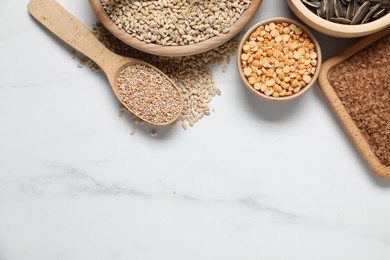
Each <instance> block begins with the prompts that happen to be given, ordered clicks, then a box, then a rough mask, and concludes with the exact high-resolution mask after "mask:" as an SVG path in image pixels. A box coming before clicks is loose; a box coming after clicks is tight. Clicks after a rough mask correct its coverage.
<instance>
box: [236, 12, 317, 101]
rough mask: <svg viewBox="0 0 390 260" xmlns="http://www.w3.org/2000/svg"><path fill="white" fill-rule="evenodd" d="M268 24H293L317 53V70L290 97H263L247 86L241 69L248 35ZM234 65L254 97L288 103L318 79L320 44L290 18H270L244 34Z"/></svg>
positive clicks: (305, 28)
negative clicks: (309, 79)
mask: <svg viewBox="0 0 390 260" xmlns="http://www.w3.org/2000/svg"><path fill="white" fill-rule="evenodd" d="M269 23H288V24H295V25H297V26H298V27H300V28H301V29H302V31H303V32H304V33H306V34H307V35H308V36H309V38H310V39H311V41H312V42H313V43H314V45H315V50H316V52H317V68H316V71H315V73H314V75H313V76H312V80H311V82H310V83H308V84H307V85H306V86H305V87H304V88H303V89H302V90H300V91H299V92H298V93H295V94H292V95H290V96H285V97H273V96H267V95H265V94H264V93H263V92H261V91H258V90H256V89H254V88H253V86H252V85H251V84H249V82H248V80H247V78H246V76H245V75H244V71H243V69H242V65H241V54H242V47H243V46H244V44H245V42H246V40H247V39H248V38H249V36H250V34H251V33H252V32H253V31H255V30H256V29H257V28H258V27H259V26H261V25H266V24H269ZM236 63H237V69H238V73H239V74H240V77H241V80H242V82H243V83H244V85H245V86H246V87H247V88H248V89H249V90H250V91H251V92H252V93H253V94H255V95H256V96H258V97H261V98H265V99H268V100H272V101H278V102H280V101H288V100H292V99H295V98H297V97H300V96H301V95H303V94H304V93H305V92H306V91H308V90H309V89H310V88H311V87H312V86H313V84H314V83H315V82H316V80H317V78H318V75H319V72H320V67H321V63H322V53H321V48H320V44H319V42H318V41H317V39H316V38H315V37H314V35H313V34H312V33H311V32H310V30H309V29H308V28H307V27H306V26H304V25H303V24H301V23H299V22H297V21H295V20H293V19H290V18H285V17H274V18H270V19H266V20H263V21H261V22H259V23H257V24H255V25H253V26H252V27H251V28H250V29H249V30H248V31H247V32H246V34H245V35H244V36H243V37H242V39H241V41H240V45H239V47H238V51H237V57H236Z"/></svg>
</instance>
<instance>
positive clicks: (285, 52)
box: [240, 23, 318, 97]
mask: <svg viewBox="0 0 390 260" xmlns="http://www.w3.org/2000/svg"><path fill="white" fill-rule="evenodd" d="M240 57H241V66H242V70H243V73H244V75H245V77H246V78H247V80H248V82H249V84H250V85H251V86H252V87H253V88H254V89H255V90H257V91H260V92H262V93H264V94H265V95H267V96H271V95H272V96H273V97H285V96H290V95H293V94H295V93H298V92H299V91H301V90H302V89H304V88H305V87H306V86H307V85H308V84H309V83H310V82H311V81H312V79H313V75H314V73H315V72H316V65H317V59H318V54H317V52H316V49H315V45H314V43H313V42H312V40H311V39H310V37H309V36H308V35H307V34H306V33H305V32H304V31H303V30H302V28H300V27H299V26H297V25H295V24H289V23H270V24H267V25H261V26H259V27H258V28H256V29H255V30H254V31H253V32H252V33H251V34H250V36H249V37H248V39H246V41H245V43H244V45H243V47H242V53H241V56H240ZM255 84H256V86H255ZM263 85H265V86H266V87H259V86H263Z"/></svg>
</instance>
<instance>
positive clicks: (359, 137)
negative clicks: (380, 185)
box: [318, 27, 390, 178]
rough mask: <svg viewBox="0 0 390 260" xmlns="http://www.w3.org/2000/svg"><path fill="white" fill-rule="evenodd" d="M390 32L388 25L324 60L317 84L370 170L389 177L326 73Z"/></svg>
mask: <svg viewBox="0 0 390 260" xmlns="http://www.w3.org/2000/svg"><path fill="white" fill-rule="evenodd" d="M389 33H390V27H388V28H386V29H384V30H383V31H380V32H378V33H376V34H373V35H371V36H367V37H365V38H363V39H361V40H360V41H358V42H356V43H355V44H353V45H352V46H351V47H349V48H347V49H346V50H345V51H343V52H341V53H340V54H339V55H337V56H335V57H333V58H331V59H329V60H328V61H326V62H325V63H324V64H323V66H322V69H321V71H320V75H319V79H318V82H319V85H320V87H321V89H322V91H323V92H324V94H325V96H326V98H327V99H328V102H329V104H330V106H331V107H332V109H333V111H334V112H335V114H336V116H337V118H338V119H339V121H340V122H341V124H342V125H343V127H344V129H345V130H346V131H347V133H348V135H349V137H350V138H351V139H352V141H353V142H354V144H355V146H356V147H357V149H358V150H359V152H360V154H361V155H362V157H363V158H364V159H365V161H366V162H367V164H368V165H369V167H370V168H371V169H372V171H373V172H374V173H376V174H378V175H380V176H382V177H387V178H390V166H386V165H383V164H382V163H381V162H380V161H379V159H378V157H377V156H376V155H375V153H374V151H373V149H372V148H371V146H370V144H369V143H368V142H367V140H366V138H365V137H364V136H363V134H362V133H361V131H360V129H359V128H358V127H357V125H356V124H355V121H354V120H353V119H352V118H351V116H350V115H349V114H348V112H347V110H346V109H345V107H344V105H343V103H342V102H341V100H340V98H339V97H338V96H337V94H336V92H335V90H334V89H333V87H332V85H331V84H330V83H329V80H328V74H329V71H330V70H331V69H332V68H333V67H334V66H336V65H338V64H339V63H341V62H343V61H345V60H346V59H348V58H350V57H351V56H353V55H354V54H356V53H357V52H359V51H360V50H362V49H364V48H365V47H367V46H369V45H370V44H372V43H374V42H375V41H377V40H379V39H380V38H381V37H383V36H385V35H387V34H389Z"/></svg>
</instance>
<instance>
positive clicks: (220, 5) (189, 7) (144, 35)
mask: <svg viewBox="0 0 390 260" xmlns="http://www.w3.org/2000/svg"><path fill="white" fill-rule="evenodd" d="M101 2H102V5H103V8H104V10H105V11H106V12H107V14H108V15H109V17H110V18H111V20H112V21H113V22H115V24H116V25H117V26H118V28H119V29H122V30H124V31H126V32H127V33H128V34H130V35H131V36H133V37H136V38H137V39H138V40H141V41H144V42H146V43H155V44H159V45H163V46H178V45H189V44H194V43H198V42H202V41H205V40H207V39H209V38H212V37H214V36H218V35H220V34H225V33H228V32H229V30H230V27H231V26H232V25H233V24H234V23H235V22H236V21H237V20H238V19H239V18H240V16H241V15H242V13H243V12H244V11H245V10H246V9H247V8H248V7H249V5H250V3H251V0H150V1H133V0H101Z"/></svg>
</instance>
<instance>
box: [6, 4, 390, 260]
mask: <svg viewBox="0 0 390 260" xmlns="http://www.w3.org/2000/svg"><path fill="white" fill-rule="evenodd" d="M27 2H28V1H27V0H17V1H16V0H2V1H1V2H0V17H1V24H0V28H1V30H0V59H1V63H0V75H1V81H0V122H1V123H0V259H1V260H51V259H66V260H86V259H93V260H103V259H104V260H106V259H121V260H122V259H123V260H129V259H132V260H135V259H143V260H144V259H150V260H155V259H164V260H165V259H167V260H168V259H169V260H183V259H185V260H191V259H196V260H199V259H202V260H215V259H223V260H237V259H245V260H259V259H273V260H275V259H277V260H278V259H280V260H285V259H297V260H302V259H316V260H322V259H323V260H329V259H343V260H345V259H353V260H358V259H361V260H367V259H375V260H388V259H390V180H386V179H381V178H378V177H375V176H374V175H373V174H372V173H371V172H370V170H369V169H368V168H367V167H366V165H365V163H364V162H363V160H362V158H361V157H360V155H359V154H358V153H357V151H356V149H355V147H354V146H353V145H352V143H351V141H350V140H349V138H348V137H347V135H346V134H345V132H344V131H343V129H342V127H341V126H340V124H339V123H338V121H337V120H336V118H335V116H334V114H333V113H332V111H331V110H330V108H329V106H328V105H327V103H326V101H325V99H324V96H323V95H322V93H321V91H320V89H319V88H318V86H315V87H314V88H313V89H312V90H310V91H309V92H308V93H307V94H305V95H304V96H303V97H302V98H300V99H299V100H297V101H294V102H289V103H284V104H273V103H269V102H264V101H261V100H258V99H257V98H255V97H253V96H252V95H251V94H250V93H249V92H248V91H247V90H246V89H245V88H244V87H243V86H242V85H241V83H240V81H239V78H238V75H237V73H236V70H235V67H234V63H231V64H230V65H229V69H228V73H226V74H222V72H221V67H216V68H215V77H216V82H217V84H218V86H219V87H220V88H221V90H222V96H221V97H217V98H215V100H213V102H212V107H213V108H215V113H213V114H212V115H211V116H210V117H207V118H204V119H203V120H201V121H200V122H199V123H197V124H196V125H195V127H193V128H190V129H189V130H187V131H184V130H183V129H182V128H180V127H176V128H168V129H158V131H159V132H158V136H157V137H154V138H152V137H150V136H149V132H148V131H149V130H150V128H147V127H146V128H144V129H141V130H139V131H138V132H137V133H136V134H135V135H134V136H131V135H130V130H131V129H132V127H133V123H132V122H131V120H130V119H124V118H119V117H118V111H119V107H120V106H119V104H118V102H117V101H116V100H115V98H114V95H113V94H112V93H111V90H110V88H109V87H108V85H107V82H106V80H105V78H104V76H103V74H102V73H99V74H96V73H94V72H91V71H89V70H88V69H87V68H84V69H79V68H77V63H78V62H77V60H74V59H72V58H71V56H72V55H71V49H70V48H68V47H66V46H65V45H63V44H62V43H61V42H60V41H58V40H56V39H55V38H54V37H53V36H52V35H50V34H48V33H47V32H46V31H44V30H43V29H42V27H40V26H38V25H37V24H36V23H35V22H33V20H32V18H31V17H30V16H29V15H28V13H27V10H26V6H27ZM59 2H60V3H61V4H62V5H64V6H65V7H66V8H68V9H69V10H70V11H71V12H72V13H73V14H75V15H76V16H77V17H79V19H80V20H81V21H82V22H84V23H85V24H87V25H88V26H90V25H92V24H93V23H94V22H95V21H96V18H95V16H94V14H93V12H92V11H91V8H90V7H89V4H88V1H86V0H84V1H80V0H60V1H59ZM272 16H291V17H293V15H292V14H291V12H290V11H289V9H288V7H287V4H286V3H285V1H283V0H264V3H263V5H262V6H261V8H260V9H259V12H258V14H257V15H256V17H255V19H254V20H253V21H252V24H253V23H254V22H255V21H258V20H260V19H264V18H267V17H272ZM317 36H318V37H319V40H320V41H321V43H322V46H323V52H324V55H325V58H329V57H331V56H333V55H335V54H336V53H337V52H339V51H340V50H342V49H344V48H345V47H346V46H348V45H349V44H350V43H351V42H352V41H353V40H345V39H336V38H332V37H327V36H324V35H321V34H317Z"/></svg>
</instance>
